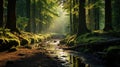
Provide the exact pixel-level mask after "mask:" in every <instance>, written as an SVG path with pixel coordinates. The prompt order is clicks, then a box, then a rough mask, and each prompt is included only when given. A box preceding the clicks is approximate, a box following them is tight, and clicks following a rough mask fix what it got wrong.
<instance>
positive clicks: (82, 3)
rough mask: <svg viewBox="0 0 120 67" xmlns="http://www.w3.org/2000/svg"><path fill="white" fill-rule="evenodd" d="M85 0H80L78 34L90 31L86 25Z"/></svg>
mask: <svg viewBox="0 0 120 67" xmlns="http://www.w3.org/2000/svg"><path fill="white" fill-rule="evenodd" d="M85 2H86V1H85V0H79V24H78V25H79V28H78V35H80V34H84V33H87V32H88V29H87V26H86V13H85Z"/></svg>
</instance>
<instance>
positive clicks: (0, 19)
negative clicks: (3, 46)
mask: <svg viewBox="0 0 120 67" xmlns="http://www.w3.org/2000/svg"><path fill="white" fill-rule="evenodd" d="M2 27H3V0H0V28H2Z"/></svg>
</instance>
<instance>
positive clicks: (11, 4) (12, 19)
mask: <svg viewBox="0 0 120 67" xmlns="http://www.w3.org/2000/svg"><path fill="white" fill-rule="evenodd" d="M7 8H8V11H7V23H6V26H5V27H6V28H8V29H10V30H11V31H13V32H18V33H20V32H19V30H18V29H17V27H16V0H8V6H7Z"/></svg>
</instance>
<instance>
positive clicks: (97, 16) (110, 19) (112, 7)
mask: <svg viewBox="0 0 120 67" xmlns="http://www.w3.org/2000/svg"><path fill="white" fill-rule="evenodd" d="M118 4H120V2H119V0H63V6H64V7H63V9H66V10H67V11H68V12H69V14H70V31H71V32H70V33H71V34H84V33H86V32H90V31H94V30H104V31H120V30H118V29H119V24H120V23H119V19H118V18H119V13H120V10H119V9H120V8H119V6H118ZM67 5H69V6H67ZM77 13H78V14H77Z"/></svg>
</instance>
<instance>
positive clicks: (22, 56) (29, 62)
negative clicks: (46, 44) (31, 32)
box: [0, 47, 61, 67]
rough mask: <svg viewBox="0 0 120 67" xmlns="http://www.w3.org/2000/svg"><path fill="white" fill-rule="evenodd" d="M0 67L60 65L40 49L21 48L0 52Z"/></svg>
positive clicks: (47, 66)
mask: <svg viewBox="0 0 120 67" xmlns="http://www.w3.org/2000/svg"><path fill="white" fill-rule="evenodd" d="M0 67H61V65H60V64H59V63H58V62H56V60H54V58H52V57H51V56H49V55H48V53H47V51H46V50H44V49H42V48H39V49H35V48H34V49H28V48H24V47H21V48H18V49H17V51H14V52H7V51H5V52H1V53H0Z"/></svg>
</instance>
